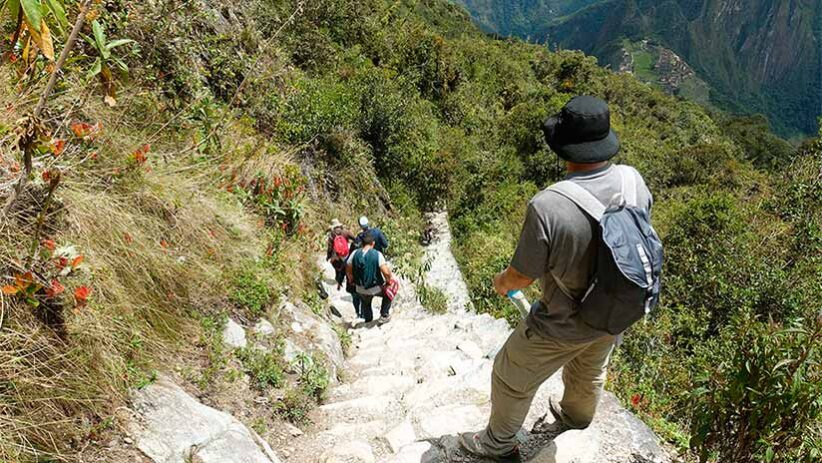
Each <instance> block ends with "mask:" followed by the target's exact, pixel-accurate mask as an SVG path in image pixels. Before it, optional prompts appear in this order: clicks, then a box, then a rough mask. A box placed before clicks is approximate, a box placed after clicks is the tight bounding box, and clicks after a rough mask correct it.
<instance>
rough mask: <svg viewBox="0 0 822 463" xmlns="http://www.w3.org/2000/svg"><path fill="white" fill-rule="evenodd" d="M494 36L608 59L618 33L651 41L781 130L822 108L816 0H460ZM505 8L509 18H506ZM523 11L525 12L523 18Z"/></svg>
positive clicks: (732, 106) (612, 60)
mask: <svg viewBox="0 0 822 463" xmlns="http://www.w3.org/2000/svg"><path fill="white" fill-rule="evenodd" d="M462 3H463V4H464V5H465V6H466V7H467V8H468V9H469V10H471V11H472V13H473V14H474V15H475V17H477V18H478V20H479V21H480V23H481V25H483V26H484V27H486V29H489V27H488V26H487V25H486V23H488V22H491V23H492V24H493V27H495V28H496V29H495V30H494V32H497V33H500V34H503V35H505V34H515V35H519V36H523V37H526V36H527V37H530V38H532V39H534V40H538V41H546V42H549V43H555V44H558V45H560V46H563V47H566V48H578V49H581V50H583V51H586V52H588V53H591V54H595V55H596V56H597V57H599V58H600V60H601V61H603V62H605V63H608V64H612V65H617V64H618V63H619V62H620V60H621V58H622V56H623V55H624V50H623V49H622V39H623V38H626V37H627V38H629V39H631V40H633V41H640V40H644V39H653V40H657V41H659V42H660V43H661V44H662V45H663V46H665V47H666V48H670V49H671V50H673V51H674V52H675V53H676V54H678V55H679V56H681V57H682V58H683V59H685V61H686V62H687V63H688V64H689V65H690V66H692V67H693V68H694V69H696V71H697V73H698V74H699V75H700V77H702V78H703V79H705V80H706V81H708V82H709V83H710V85H711V87H712V88H713V91H712V95H711V99H712V100H713V101H714V102H715V103H717V104H718V105H719V106H720V107H723V108H726V109H729V110H731V111H739V112H761V113H764V114H766V115H767V116H768V117H769V119H770V120H771V122H772V124H773V125H774V127H775V128H776V129H777V130H778V131H779V132H780V133H782V134H783V135H790V134H794V133H796V132H801V133H806V134H810V133H814V132H815V131H816V128H817V117H818V116H819V115H820V113H822V78H820V75H822V43H821V42H820V39H822V37H820V35H822V26H820V23H822V19H821V17H822V2H820V0H755V1H749V0H663V1H659V0H599V1H579V0H569V1H561V0H530V1H529V0H497V1H493V0H484V1H483V0H462ZM511 15H513V16H511ZM523 18H526V19H523Z"/></svg>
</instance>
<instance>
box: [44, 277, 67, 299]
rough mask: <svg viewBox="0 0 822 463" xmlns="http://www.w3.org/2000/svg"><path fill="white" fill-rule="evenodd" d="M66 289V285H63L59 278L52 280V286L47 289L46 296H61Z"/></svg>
mask: <svg viewBox="0 0 822 463" xmlns="http://www.w3.org/2000/svg"><path fill="white" fill-rule="evenodd" d="M65 290H66V287H65V286H63V284H62V283H60V282H59V281H58V280H57V279H54V280H51V286H49V287H48V288H47V289H46V297H48V298H53V297H55V296H59V295H60V294H63V292H64V291H65Z"/></svg>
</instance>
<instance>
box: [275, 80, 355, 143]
mask: <svg viewBox="0 0 822 463" xmlns="http://www.w3.org/2000/svg"><path fill="white" fill-rule="evenodd" d="M295 88H296V92H295V93H294V94H292V95H290V96H288V97H287V98H286V100H285V101H284V102H283V103H282V117H281V118H280V119H279V121H280V124H281V125H280V128H279V131H280V133H282V134H283V135H284V136H285V138H286V139H287V140H289V141H290V142H293V143H305V142H307V141H309V140H311V139H312V138H314V137H316V136H318V135H323V134H328V133H331V132H332V131H333V130H335V129H338V128H350V127H352V124H353V123H354V121H355V118H356V114H357V109H358V99H357V94H356V91H355V90H354V89H353V88H352V87H351V86H349V85H345V84H344V83H342V82H339V81H337V80H335V79H333V78H330V77H328V78H320V79H304V80H301V81H298V82H297V83H296V85H295Z"/></svg>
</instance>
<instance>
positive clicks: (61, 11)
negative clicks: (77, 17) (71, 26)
mask: <svg viewBox="0 0 822 463" xmlns="http://www.w3.org/2000/svg"><path fill="white" fill-rule="evenodd" d="M46 5H47V6H48V8H49V10H50V11H51V12H52V13H53V14H54V17H55V18H56V19H57V26H59V27H60V30H61V32H64V33H65V29H66V28H67V27H68V18H67V17H66V9H65V8H64V7H63V3H62V2H61V1H59V0H46Z"/></svg>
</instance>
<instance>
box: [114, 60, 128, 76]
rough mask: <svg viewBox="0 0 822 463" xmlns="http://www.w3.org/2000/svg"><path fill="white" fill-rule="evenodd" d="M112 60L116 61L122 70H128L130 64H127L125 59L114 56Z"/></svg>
mask: <svg viewBox="0 0 822 463" xmlns="http://www.w3.org/2000/svg"><path fill="white" fill-rule="evenodd" d="M112 61H114V64H115V65H117V67H118V68H120V70H122V71H123V72H128V65H126V63H125V62H124V61H123V60H121V59H120V58H117V57H115V58H112Z"/></svg>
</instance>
